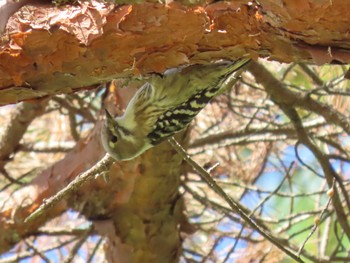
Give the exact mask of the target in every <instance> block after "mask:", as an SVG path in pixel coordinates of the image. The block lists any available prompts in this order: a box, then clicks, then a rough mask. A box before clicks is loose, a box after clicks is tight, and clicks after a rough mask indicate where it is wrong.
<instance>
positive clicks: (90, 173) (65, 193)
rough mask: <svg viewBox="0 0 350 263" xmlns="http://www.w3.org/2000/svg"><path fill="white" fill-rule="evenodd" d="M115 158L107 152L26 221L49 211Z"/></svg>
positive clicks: (100, 171)
mask: <svg viewBox="0 0 350 263" xmlns="http://www.w3.org/2000/svg"><path fill="white" fill-rule="evenodd" d="M114 161H115V160H114V159H113V158H112V157H111V156H110V155H108V154H106V155H105V156H104V157H103V158H102V159H101V160H100V161H99V162H98V163H97V164H96V165H95V166H93V167H92V168H90V169H89V170H87V171H86V172H84V173H82V174H80V175H79V176H77V177H76V178H75V179H74V180H73V181H72V182H70V183H69V184H68V185H67V186H66V187H65V188H63V189H62V190H61V191H59V192H58V193H57V194H56V195H54V196H52V197H50V198H49V199H47V200H45V201H44V202H43V203H42V204H41V206H40V207H39V208H38V209H37V210H35V211H34V212H33V213H32V214H30V215H29V216H28V217H27V218H26V219H25V220H24V222H25V223H28V222H31V221H33V220H34V219H35V218H37V217H39V216H41V215H42V214H44V213H45V212H47V211H48V210H49V209H50V208H52V207H53V206H55V205H56V204H57V203H58V202H59V201H61V200H62V199H64V198H67V197H68V196H69V195H70V194H71V193H73V192H75V191H77V189H79V188H80V187H81V185H82V184H84V183H85V182H87V181H89V180H91V179H93V178H94V176H96V175H97V174H101V173H103V172H105V170H106V169H107V168H108V167H109V166H110V165H111V164H112V163H113V162H114Z"/></svg>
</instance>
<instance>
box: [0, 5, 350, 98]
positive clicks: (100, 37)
mask: <svg viewBox="0 0 350 263" xmlns="http://www.w3.org/2000/svg"><path fill="white" fill-rule="evenodd" d="M243 2H244V1H232V2H225V3H223V2H218V3H214V4H211V5H207V6H204V7H186V6H183V5H181V4H178V3H171V4H169V5H163V4H153V3H152V4H151V3H144V4H139V5H123V6H115V7H114V6H111V5H104V4H100V3H92V4H89V3H83V4H82V5H81V6H65V7H52V6H40V5H39V6H26V7H25V8H26V10H25V11H23V12H18V13H17V14H16V15H14V16H13V17H12V18H11V19H10V21H9V23H8V26H7V33H6V35H4V37H3V38H2V42H1V46H0V105H1V104H8V103H15V102H17V101H21V100H24V99H30V98H37V97H42V96H47V95H51V94H57V93H69V92H73V91H75V90H77V89H80V88H83V87H87V86H91V85H96V84H98V83H101V82H105V81H108V80H111V79H113V78H116V77H120V76H130V75H132V74H136V75H138V74H140V73H142V74H145V73H150V72H162V71H164V70H165V69H166V68H170V67H176V66H179V65H181V64H187V63H204V62H208V61H210V60H216V59H222V58H226V59H235V58H237V57H242V56H250V57H253V58H257V57H258V56H260V57H269V58H270V59H274V60H279V61H284V62H291V61H296V60H306V61H310V62H316V63H327V62H332V61H338V62H344V63H346V62H348V61H350V56H349V54H348V52H347V51H346V50H347V49H348V48H349V44H348V43H349V34H348V24H349V18H348V15H347V10H349V8H350V3H349V2H347V1H342V0H334V1H328V0H324V1H316V0H309V1H298V2H296V1H292V0H291V1H283V2H281V3H280V2H278V1H271V0H270V1H269V0H265V1H264V0H262V1H259V2H260V3H261V6H254V5H252V4H250V5H249V4H244V3H243Z"/></svg>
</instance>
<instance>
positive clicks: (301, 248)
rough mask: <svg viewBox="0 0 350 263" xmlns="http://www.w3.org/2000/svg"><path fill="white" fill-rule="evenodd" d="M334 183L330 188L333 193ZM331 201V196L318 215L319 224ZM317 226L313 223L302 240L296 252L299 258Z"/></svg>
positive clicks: (334, 180)
mask: <svg viewBox="0 0 350 263" xmlns="http://www.w3.org/2000/svg"><path fill="white" fill-rule="evenodd" d="M335 182H336V179H335V178H334V179H333V185H332V188H331V189H332V190H333V191H334V187H335ZM331 201H332V196H330V197H329V199H328V201H327V204H326V206H325V207H324V209H323V210H322V212H321V214H320V216H319V218H318V222H321V219H322V217H323V215H324V213H325V212H326V211H327V209H328V207H329V205H330V203H331ZM318 225H319V223H317V222H315V224H314V226H313V227H312V229H311V231H310V233H309V235H308V236H307V237H306V239H305V240H304V242H303V244H302V245H301V246H300V248H299V251H298V255H299V256H300V253H301V252H302V251H303V249H304V246H305V245H306V242H307V241H308V240H309V239H310V237H311V236H312V234H313V233H314V232H315V231H316V229H317V227H318Z"/></svg>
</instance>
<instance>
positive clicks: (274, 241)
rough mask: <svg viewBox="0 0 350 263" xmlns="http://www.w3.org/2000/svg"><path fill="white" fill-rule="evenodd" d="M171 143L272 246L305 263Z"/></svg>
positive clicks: (214, 189) (176, 143) (171, 140)
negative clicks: (257, 222) (256, 221)
mask: <svg viewBox="0 0 350 263" xmlns="http://www.w3.org/2000/svg"><path fill="white" fill-rule="evenodd" d="M168 141H169V143H170V144H171V146H172V147H173V148H174V149H175V150H176V151H177V152H178V153H179V154H180V155H181V157H182V158H183V159H184V160H185V161H186V162H187V163H188V164H189V165H191V166H192V167H193V168H194V169H195V170H196V171H197V172H198V173H199V175H200V176H201V177H202V178H203V179H204V180H205V181H206V182H207V184H208V185H209V187H210V188H211V189H212V190H213V191H214V192H215V193H217V194H218V195H219V196H221V197H222V198H223V199H224V200H225V201H226V202H227V204H228V205H229V206H230V207H231V209H232V210H233V211H234V212H236V213H237V214H239V215H240V216H241V217H242V218H243V220H244V221H245V222H247V224H249V225H250V226H251V227H252V228H253V229H255V230H256V231H258V232H259V233H260V234H261V235H262V236H263V237H265V238H266V239H267V240H269V241H270V242H271V243H272V244H274V245H275V246H276V247H278V248H279V249H280V250H282V251H283V252H284V253H286V254H287V255H288V256H290V257H291V258H293V259H294V260H296V261H297V262H304V261H303V260H302V259H301V258H300V256H299V255H297V254H296V253H295V252H294V251H292V250H290V249H289V248H288V247H285V246H283V245H282V244H281V241H280V240H278V239H277V238H275V237H273V236H272V235H271V234H270V233H268V232H267V231H265V230H264V229H262V228H261V227H260V226H259V225H257V224H256V223H255V222H254V221H253V220H252V219H251V218H250V217H249V216H248V215H247V214H246V213H245V212H244V211H243V210H242V209H241V207H240V204H239V203H237V202H235V201H234V200H233V199H232V198H231V197H230V196H228V195H227V194H226V193H225V191H224V190H223V189H222V188H221V187H220V186H219V185H218V184H217V183H216V182H215V180H214V179H213V178H212V177H211V176H210V174H209V173H208V172H207V171H206V170H204V169H203V167H201V166H200V165H199V164H197V163H196V162H195V161H194V160H193V159H192V158H191V157H190V156H189V155H188V154H187V152H186V151H185V150H184V149H183V148H182V147H181V145H180V144H179V143H178V142H177V141H176V140H175V138H174V137H172V138H170V139H169V140H168Z"/></svg>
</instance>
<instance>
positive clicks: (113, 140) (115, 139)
mask: <svg viewBox="0 0 350 263" xmlns="http://www.w3.org/2000/svg"><path fill="white" fill-rule="evenodd" d="M117 141H118V137H117V136H115V135H113V134H112V135H111V142H113V143H116V142H117Z"/></svg>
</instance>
